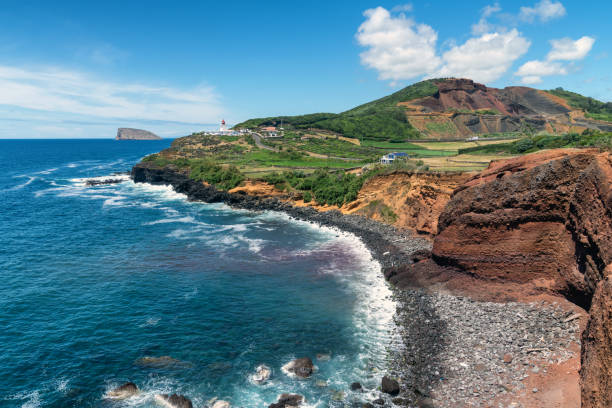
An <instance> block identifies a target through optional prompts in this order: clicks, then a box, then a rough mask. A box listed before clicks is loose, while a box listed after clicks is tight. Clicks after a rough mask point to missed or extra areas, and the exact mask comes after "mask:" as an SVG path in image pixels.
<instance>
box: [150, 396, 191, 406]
mask: <svg viewBox="0 0 612 408" xmlns="http://www.w3.org/2000/svg"><path fill="white" fill-rule="evenodd" d="M155 401H157V402H159V403H160V404H162V405H164V406H166V407H168V408H193V404H192V403H191V400H190V399H189V398H187V397H184V396H182V395H178V394H172V395H168V394H157V395H156V396H155Z"/></svg>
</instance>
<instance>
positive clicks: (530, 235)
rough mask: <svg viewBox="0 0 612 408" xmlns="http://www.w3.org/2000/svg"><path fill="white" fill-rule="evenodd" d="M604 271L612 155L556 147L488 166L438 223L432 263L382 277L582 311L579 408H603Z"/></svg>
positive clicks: (610, 251)
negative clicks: (540, 297) (499, 289)
mask: <svg viewBox="0 0 612 408" xmlns="http://www.w3.org/2000/svg"><path fill="white" fill-rule="evenodd" d="M611 272H612V155H611V154H610V153H608V152H605V153H600V152H599V151H597V150H569V149H563V150H551V151H544V152H540V153H534V154H531V155H527V156H522V157H519V158H515V159H509V160H503V161H497V162H492V163H491V164H490V166H489V168H488V169H486V170H485V171H483V172H482V173H480V174H478V175H476V176H474V177H472V178H471V179H469V180H467V181H466V182H465V183H463V185H461V186H460V187H458V188H457V189H456V190H455V191H454V193H453V194H452V196H451V198H450V201H449V202H448V204H447V205H446V207H445V209H444V211H442V213H441V215H440V218H439V221H438V232H437V234H436V236H435V237H434V243H433V249H432V253H431V258H429V259H426V260H423V261H421V262H419V263H417V264H415V265H409V266H405V267H402V268H398V269H397V270H395V271H391V272H389V273H388V274H387V276H388V277H389V278H390V280H391V282H393V283H395V284H397V285H399V286H410V285H411V284H413V283H414V281H415V279H425V280H426V279H432V280H437V281H439V280H440V276H443V275H444V276H446V277H445V278H444V279H447V280H451V281H452V280H453V279H455V280H456V281H459V280H461V279H462V278H461V275H463V276H466V277H469V278H470V279H471V280H470V281H469V283H468V284H466V286H469V285H471V288H469V290H472V291H479V290H480V291H485V292H486V291H487V289H486V288H487V285H488V284H498V285H501V286H503V287H505V288H506V291H512V290H513V289H514V290H515V296H517V297H520V296H521V295H524V294H525V293H526V292H528V291H529V290H532V291H534V292H540V293H552V294H558V295H561V296H564V297H565V298H567V299H568V300H570V301H572V302H573V303H575V304H577V305H579V306H581V307H583V308H584V309H586V310H588V311H589V314H590V318H589V321H588V324H587V327H586V330H585V331H584V333H583V341H584V344H583V347H582V351H581V353H582V363H583V365H582V369H581V381H582V404H583V407H593V408H595V407H597V408H600V407H601V408H603V407H609V406H610V403H611V402H612V387H610V380H611V378H612V353H611V350H612V333H611V326H610V325H611V320H612V319H611V313H612V312H611V311H612V307H611V305H612V297H611V296H612V291H611V287H610V276H611ZM449 276H450V278H449ZM457 277H458V278H457Z"/></svg>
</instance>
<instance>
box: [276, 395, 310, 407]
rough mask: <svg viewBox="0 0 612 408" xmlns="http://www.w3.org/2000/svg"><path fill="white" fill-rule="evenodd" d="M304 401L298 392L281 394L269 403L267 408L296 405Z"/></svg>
mask: <svg viewBox="0 0 612 408" xmlns="http://www.w3.org/2000/svg"><path fill="white" fill-rule="evenodd" d="M303 402H304V397H303V396H302V395H299V394H281V395H280V396H279V397H278V401H276V402H275V403H274V404H270V405H269V406H268V408H289V407H297V406H299V405H300V404H301V403H303Z"/></svg>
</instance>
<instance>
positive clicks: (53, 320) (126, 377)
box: [0, 140, 395, 408]
mask: <svg viewBox="0 0 612 408" xmlns="http://www.w3.org/2000/svg"><path fill="white" fill-rule="evenodd" d="M169 143H170V141H114V140H29V141H26V140H0V278H1V284H0V406H1V407H24V408H25V407H27V408H33V407H105V408H106V407H108V408H110V407H127V406H130V407H154V406H156V405H155V402H154V400H153V397H154V395H155V394H156V393H174V392H176V393H179V394H184V395H185V396H187V397H189V398H191V399H192V400H193V402H194V406H195V407H202V406H204V405H205V404H206V403H207V402H208V401H210V400H211V399H213V398H219V399H223V400H227V401H230V402H231V403H232V405H233V406H235V407H264V406H267V405H268V404H270V403H272V402H275V401H276V398H277V396H278V395H279V394H280V393H282V392H297V393H301V394H303V395H305V396H306V398H307V402H308V403H309V404H310V405H312V406H319V407H326V406H343V405H341V404H340V403H339V402H336V401H335V399H341V397H342V394H340V393H339V391H340V392H344V393H345V394H344V397H343V398H344V400H345V401H353V400H355V401H359V400H358V397H359V395H361V394H353V393H351V392H350V391H349V385H350V383H351V382H353V381H361V382H362V383H364V384H365V385H369V386H371V387H375V386H376V385H377V384H379V378H380V375H381V370H382V369H383V368H384V367H385V364H386V363H385V358H386V357H385V350H386V348H387V346H388V345H389V343H390V342H391V341H392V334H391V331H392V329H393V327H392V315H393V312H394V310H395V304H394V303H393V300H392V299H391V292H390V290H389V289H388V287H387V286H386V283H385V282H384V279H383V278H382V275H381V273H380V267H379V266H378V264H377V263H375V262H373V260H372V259H371V257H370V255H369V253H368V251H367V249H366V248H365V247H364V245H363V244H362V243H361V242H360V241H359V240H357V239H356V238H355V237H353V236H351V235H347V234H344V233H340V232H338V231H334V230H330V229H323V228H320V227H317V226H313V225H311V224H309V223H306V222H301V221H295V220H292V219H290V218H289V217H287V216H286V215H283V214H279V213H272V212H260V213H256V212H247V211H239V210H233V209H231V208H229V207H227V206H225V205H219V204H212V205H211V204H204V203H194V202H188V201H187V200H186V197H185V196H183V195H180V194H177V193H175V192H174V191H173V190H172V189H171V188H170V187H163V186H149V185H145V184H134V183H133V182H132V181H130V180H129V178H128V176H121V177H123V178H124V181H123V182H122V183H120V184H115V185H105V186H96V187H87V186H86V185H85V180H86V179H88V178H94V177H101V178H108V176H110V175H111V174H112V173H113V172H125V171H128V170H129V169H130V168H131V166H132V165H133V164H135V163H137V162H138V161H139V160H140V159H141V158H142V157H143V156H145V155H147V154H149V153H153V152H157V151H159V150H161V149H163V148H165V147H167V146H168V145H169ZM317 354H322V355H327V356H328V357H329V360H328V359H327V358H321V359H319V360H317V359H316V356H317ZM162 356H170V357H171V358H172V360H169V361H168V360H167V361H165V362H161V363H159V364H148V363H147V362H149V363H150V361H151V360H144V361H143V360H141V359H143V358H147V357H154V358H155V357H162ZM304 356H308V357H311V358H312V359H313V361H314V362H315V365H316V366H317V370H316V372H315V374H314V375H313V376H312V378H310V379H307V380H298V379H294V378H291V377H290V376H288V375H287V374H285V373H284V372H283V371H282V370H281V367H282V366H283V365H284V364H285V363H287V362H289V361H290V360H291V359H293V358H296V357H304ZM320 357H321V356H320ZM323 357H325V356H323ZM260 364H266V365H267V366H269V367H270V368H271V369H272V372H273V373H272V377H271V379H270V380H269V382H268V383H266V384H264V385H257V384H255V383H253V382H251V381H250V375H251V374H252V373H253V372H254V370H255V368H256V367H257V366H258V365H260ZM126 381H133V382H134V383H136V384H137V385H138V386H139V387H140V388H141V389H142V390H143V392H142V393H141V394H140V395H139V396H138V397H135V398H132V399H129V400H125V401H114V400H110V399H108V398H105V394H106V393H107V392H108V391H109V390H110V389H112V388H113V387H116V386H117V385H120V384H122V383H124V382H126Z"/></svg>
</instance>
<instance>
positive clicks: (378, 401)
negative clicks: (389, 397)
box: [372, 398, 385, 405]
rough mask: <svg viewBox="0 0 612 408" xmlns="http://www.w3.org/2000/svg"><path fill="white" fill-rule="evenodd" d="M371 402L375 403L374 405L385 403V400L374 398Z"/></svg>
mask: <svg viewBox="0 0 612 408" xmlns="http://www.w3.org/2000/svg"><path fill="white" fill-rule="evenodd" d="M372 402H373V403H374V404H376V405H385V400H384V399H382V398H378V399H375V400H374V401H372Z"/></svg>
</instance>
